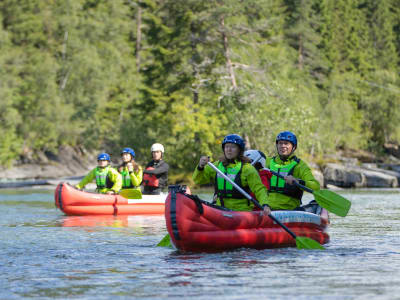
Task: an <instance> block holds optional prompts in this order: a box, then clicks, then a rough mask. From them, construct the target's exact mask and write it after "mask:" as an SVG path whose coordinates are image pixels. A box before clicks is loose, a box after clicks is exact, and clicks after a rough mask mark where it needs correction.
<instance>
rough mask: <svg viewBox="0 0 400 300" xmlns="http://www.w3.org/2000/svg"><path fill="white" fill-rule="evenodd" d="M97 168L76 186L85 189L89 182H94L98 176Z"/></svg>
mask: <svg viewBox="0 0 400 300" xmlns="http://www.w3.org/2000/svg"><path fill="white" fill-rule="evenodd" d="M95 174H96V168H94V169H93V170H92V171H90V172H89V174H87V175H86V176H85V177H84V178H83V179H82V180H81V182H79V183H78V184H77V185H76V186H75V187H77V188H78V189H83V188H84V187H85V186H86V185H87V184H88V183H90V182H92V180H93V179H95V178H96V175H95Z"/></svg>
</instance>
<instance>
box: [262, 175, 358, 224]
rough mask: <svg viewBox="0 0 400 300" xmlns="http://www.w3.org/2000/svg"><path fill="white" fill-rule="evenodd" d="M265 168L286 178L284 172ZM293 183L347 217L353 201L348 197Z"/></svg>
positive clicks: (333, 211) (322, 204)
mask: <svg viewBox="0 0 400 300" xmlns="http://www.w3.org/2000/svg"><path fill="white" fill-rule="evenodd" d="M264 170H267V171H270V172H271V173H272V174H274V175H275V176H278V177H280V178H285V176H283V175H282V174H279V173H277V172H275V171H272V170H270V169H267V168H265V169H264ZM293 184H294V185H295V186H297V187H299V188H301V189H302V190H304V191H306V192H309V193H311V194H313V195H314V198H315V200H316V201H317V203H318V204H319V205H320V206H322V207H323V208H325V209H326V210H328V211H329V212H331V213H334V214H335V215H338V216H340V217H345V216H347V213H348V212H349V209H350V206H351V202H350V201H349V200H347V199H346V198H344V197H342V196H340V195H338V194H336V193H335V192H332V191H330V190H317V191H314V190H312V189H310V188H308V187H306V186H304V185H302V184H300V183H298V182H296V181H294V182H293Z"/></svg>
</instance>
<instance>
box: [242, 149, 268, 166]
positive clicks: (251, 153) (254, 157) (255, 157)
mask: <svg viewBox="0 0 400 300" xmlns="http://www.w3.org/2000/svg"><path fill="white" fill-rule="evenodd" d="M244 156H247V157H248V158H250V159H251V164H252V165H255V164H256V163H257V162H259V163H260V164H261V166H262V167H263V168H265V154H264V153H262V152H261V151H259V150H246V151H245V152H244Z"/></svg>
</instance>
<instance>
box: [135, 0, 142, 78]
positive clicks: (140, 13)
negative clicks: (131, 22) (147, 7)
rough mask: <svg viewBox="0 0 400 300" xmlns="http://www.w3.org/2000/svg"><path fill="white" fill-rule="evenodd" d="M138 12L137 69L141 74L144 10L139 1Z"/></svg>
mask: <svg viewBox="0 0 400 300" xmlns="http://www.w3.org/2000/svg"><path fill="white" fill-rule="evenodd" d="M138 2H139V3H138V4H139V5H138V10H137V29H136V69H137V72H138V73H139V72H140V50H141V43H142V8H141V7H140V1H138Z"/></svg>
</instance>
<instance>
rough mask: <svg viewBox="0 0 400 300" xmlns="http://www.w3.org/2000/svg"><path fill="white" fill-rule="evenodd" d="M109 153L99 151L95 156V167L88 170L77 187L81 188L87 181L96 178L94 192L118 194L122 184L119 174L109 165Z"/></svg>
mask: <svg viewBox="0 0 400 300" xmlns="http://www.w3.org/2000/svg"><path fill="white" fill-rule="evenodd" d="M109 163H110V155H108V154H107V153H101V154H99V155H98V156H97V164H98V165H97V167H96V168H94V169H93V170H92V171H90V173H89V174H87V175H86V176H85V177H84V178H83V179H82V181H81V182H79V184H77V185H76V187H77V188H78V189H83V188H84V187H85V186H86V185H87V184H88V183H89V182H92V181H93V180H94V179H96V185H97V188H96V192H98V193H102V194H118V192H119V190H120V189H121V186H122V179H121V175H120V174H119V173H118V172H117V170H115V169H114V168H112V167H110V166H109Z"/></svg>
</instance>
